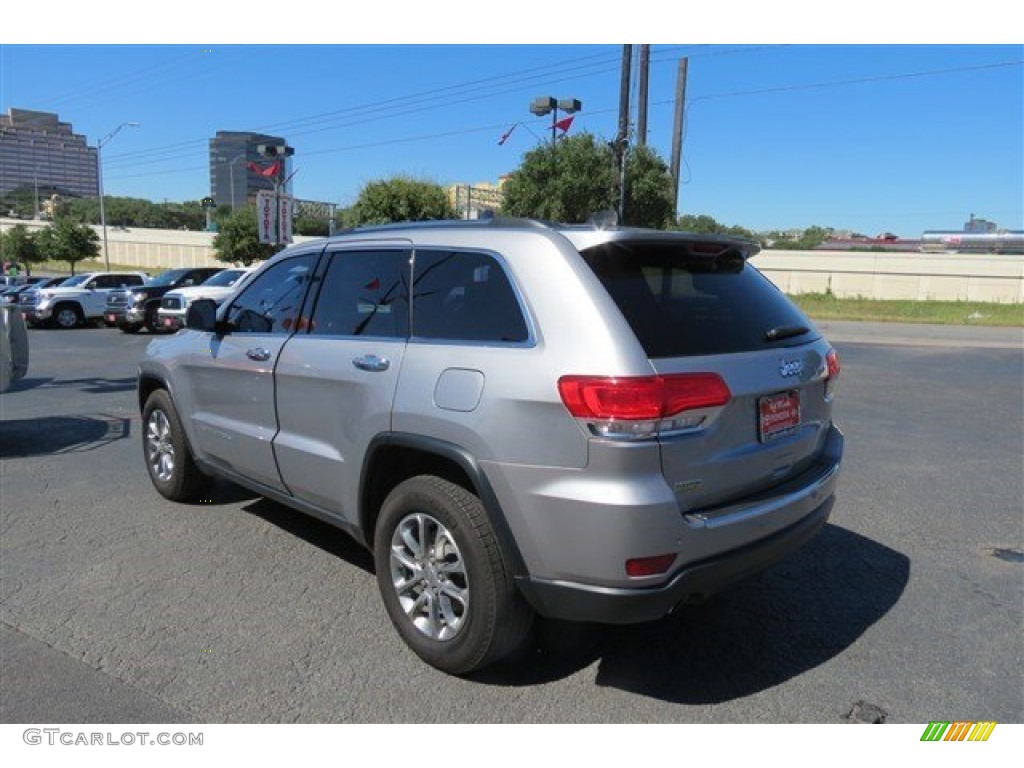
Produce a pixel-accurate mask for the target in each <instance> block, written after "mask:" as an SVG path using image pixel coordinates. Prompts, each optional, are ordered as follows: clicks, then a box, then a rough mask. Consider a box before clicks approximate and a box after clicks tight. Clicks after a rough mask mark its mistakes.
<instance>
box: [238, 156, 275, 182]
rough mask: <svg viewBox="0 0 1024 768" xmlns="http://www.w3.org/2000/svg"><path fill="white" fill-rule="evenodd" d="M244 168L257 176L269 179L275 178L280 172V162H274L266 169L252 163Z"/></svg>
mask: <svg viewBox="0 0 1024 768" xmlns="http://www.w3.org/2000/svg"><path fill="white" fill-rule="evenodd" d="M245 167H246V168H248V169H249V170H250V171H252V172H253V173H255V174H256V175H257V176H263V177H264V178H267V179H269V178H270V177H271V176H277V174H278V173H279V172H280V170H281V161H280V160H275V161H274V162H272V163H271V164H270V165H268V166H267V167H266V168H263V167H262V166H260V164H259V163H252V162H249V163H246V164H245Z"/></svg>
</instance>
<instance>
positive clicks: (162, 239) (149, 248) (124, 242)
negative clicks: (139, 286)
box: [0, 219, 316, 272]
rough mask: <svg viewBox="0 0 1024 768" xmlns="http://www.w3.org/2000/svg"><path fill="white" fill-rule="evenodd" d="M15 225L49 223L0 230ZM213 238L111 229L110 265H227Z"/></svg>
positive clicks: (0, 222) (1, 222)
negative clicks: (215, 249) (216, 253)
mask: <svg viewBox="0 0 1024 768" xmlns="http://www.w3.org/2000/svg"><path fill="white" fill-rule="evenodd" d="M15 224H24V225H26V226H27V227H28V228H29V229H30V230H34V229H41V228H43V227H45V226H46V222H37V221H19V220H16V219H0V231H6V230H7V229H9V228H10V227H12V226H14V225H15ZM92 228H93V229H94V230H96V234H97V235H98V236H99V238H100V244H101V246H100V247H101V249H102V242H103V229H102V228H101V227H99V226H93V227H92ZM213 238H214V233H213V232H190V231H186V230H175V229H145V228H142V227H136V228H129V229H117V228H115V227H111V226H107V249H108V251H109V254H110V263H111V264H120V265H123V266H131V267H139V268H140V269H145V270H146V271H148V272H157V271H160V270H162V269H172V268H174V267H211V266H223V262H220V261H217V259H216V258H215V257H214V255H213ZM314 239H316V238H311V237H302V236H296V238H295V242H297V243H302V242H305V241H307V240H314ZM101 252H102V251H101ZM101 258H102V257H101Z"/></svg>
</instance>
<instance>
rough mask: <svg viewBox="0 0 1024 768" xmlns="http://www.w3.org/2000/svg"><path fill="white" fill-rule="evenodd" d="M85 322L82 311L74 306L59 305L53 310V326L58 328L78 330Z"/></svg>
mask: <svg viewBox="0 0 1024 768" xmlns="http://www.w3.org/2000/svg"><path fill="white" fill-rule="evenodd" d="M83 322H85V318H84V317H83V316H82V310H80V309H79V308H78V307H77V306H76V305H74V304H58V305H57V307H56V308H55V309H54V310H53V324H54V325H55V326H57V327H58V328H65V329H68V328H77V327H78V326H79V325H81V324H82V323H83Z"/></svg>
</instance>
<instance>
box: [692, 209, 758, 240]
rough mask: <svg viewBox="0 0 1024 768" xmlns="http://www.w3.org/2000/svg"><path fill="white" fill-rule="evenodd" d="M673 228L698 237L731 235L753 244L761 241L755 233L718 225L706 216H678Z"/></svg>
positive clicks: (735, 227) (744, 229)
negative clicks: (692, 233)
mask: <svg viewBox="0 0 1024 768" xmlns="http://www.w3.org/2000/svg"><path fill="white" fill-rule="evenodd" d="M675 228H676V229H679V230H682V231H684V232H694V233H696V234H698V235H731V236H733V237H742V238H743V239H745V240H753V241H755V242H757V241H759V240H760V239H761V238H760V237H759V236H758V235H757V233H756V232H752V231H751V230H749V229H746V228H744V227H740V226H738V225H732V226H729V225H728V224H719V223H718V222H717V221H715V220H714V219H713V218H712V217H711V216H708V215H706V214H698V215H694V214H686V215H684V216H680V217H679V219H678V220H677V221H676V226H675Z"/></svg>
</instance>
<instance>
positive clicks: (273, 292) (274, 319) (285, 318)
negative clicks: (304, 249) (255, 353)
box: [225, 253, 317, 334]
mask: <svg viewBox="0 0 1024 768" xmlns="http://www.w3.org/2000/svg"><path fill="white" fill-rule="evenodd" d="M316 259H317V254H315V253H307V254H305V255H302V256H295V257H293V258H290V259H286V260H284V261H280V262H278V263H277V264H275V265H274V266H272V267H271V268H270V269H268V270H266V271H265V272H263V274H261V275H260V276H259V277H257V278H256V279H255V280H254V281H253V282H251V283H250V284H249V285H248V286H247V287H246V289H245V290H244V291H242V293H241V294H239V296H238V298H236V299H235V300H234V302H232V304H231V306H230V307H229V308H228V313H227V316H226V318H225V319H226V320H227V321H228V323H230V324H231V326H232V330H233V331H235V332H237V333H275V334H289V333H292V332H294V331H295V330H297V329H298V327H299V326H300V325H301V323H300V322H299V313H300V311H301V310H302V301H303V299H304V298H305V295H306V290H307V288H308V287H309V282H310V278H311V277H312V275H313V268H314V267H315V266H316Z"/></svg>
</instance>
